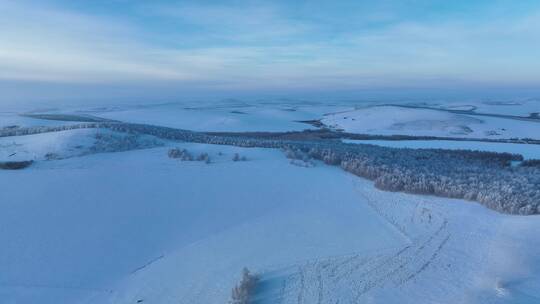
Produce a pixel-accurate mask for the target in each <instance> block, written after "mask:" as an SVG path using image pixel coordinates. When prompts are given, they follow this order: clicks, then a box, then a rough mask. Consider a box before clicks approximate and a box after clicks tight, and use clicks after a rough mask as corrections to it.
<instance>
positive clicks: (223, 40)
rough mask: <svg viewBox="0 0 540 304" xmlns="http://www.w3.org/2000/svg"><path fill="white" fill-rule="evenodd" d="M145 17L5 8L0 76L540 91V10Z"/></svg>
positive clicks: (262, 9)
mask: <svg viewBox="0 0 540 304" xmlns="http://www.w3.org/2000/svg"><path fill="white" fill-rule="evenodd" d="M135 11H136V14H137V16H136V17H137V18H125V16H122V15H115V16H97V15H95V14H90V13H87V12H84V11H73V10H68V9H65V8H62V7H58V6H51V5H43V4H36V3H32V2H16V3H15V2H10V1H5V0H4V1H3V0H0V14H1V16H0V79H4V80H10V81H13V80H19V81H43V82H56V83H67V84H69V83H89V84H99V83H107V84H110V83H118V84H133V85H138V86H140V85H141V84H142V85H144V84H148V83H160V82H163V83H170V84H182V85H193V86H197V87H201V88H205V89H223V88H227V89H236V90H242V89H276V90H279V89H291V88H303V89H310V88H317V89H320V88H332V89H339V88H346V89H350V88H370V87H396V86H401V87H414V86H417V87H422V86H424V87H430V86H444V85H447V86H448V85H454V84H460V85H463V84H473V85H474V84H490V85H529V86H530V85H539V84H540V62H539V61H538V60H537V59H536V57H537V54H538V52H540V41H539V39H538V37H540V24H539V23H540V22H539V21H538V20H540V18H539V16H540V13H539V12H540V11H537V12H535V11H531V12H529V13H527V14H522V15H515V16H510V17H509V18H508V19H504V20H500V19H499V20H497V19H493V20H487V21H486V20H485V18H483V19H482V20H476V19H474V18H473V19H470V18H468V19H457V20H452V19H448V20H444V21H440V22H437V21H433V20H410V18H408V19H407V20H397V19H396V17H395V16H394V15H395V12H392V13H391V14H388V15H383V16H382V17H380V18H378V17H376V16H380V15H381V12H380V11H377V12H375V13H374V14H372V15H373V16H375V17H373V16H371V17H372V18H374V19H373V20H377V22H379V21H381V20H384V21H385V23H384V24H382V25H379V26H377V27H371V26H370V27H360V28H358V27H357V26H354V27H351V30H340V31H337V30H335V28H332V29H329V28H325V24H323V23H317V22H316V19H309V18H298V16H297V15H298V14H296V15H295V14H293V13H291V11H290V10H289V11H288V10H287V8H286V7H283V5H282V6H278V5H269V4H265V5H261V4H260V3H251V4H247V5H236V6H223V5H208V4H206V5H202V4H183V5H171V4H168V5H159V4H153V5H148V4H146V5H145V6H138V9H137V10H135ZM362 16H370V15H369V14H367V15H366V14H365V13H363V14H362ZM131 17H133V16H131ZM134 19H137V20H149V23H156V22H157V23H159V24H160V26H157V27H156V26H154V27H150V26H148V27H147V26H145V23H144V22H142V21H141V22H137V21H134ZM347 20H348V21H346V22H345V23H344V24H342V27H344V26H346V25H347V22H350V14H349V19H347ZM390 20H391V22H389V21H390ZM335 22H338V21H335Z"/></svg>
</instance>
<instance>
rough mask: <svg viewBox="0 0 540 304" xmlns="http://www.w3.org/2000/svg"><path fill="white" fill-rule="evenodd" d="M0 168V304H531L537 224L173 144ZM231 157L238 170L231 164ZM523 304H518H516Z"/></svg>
mask: <svg viewBox="0 0 540 304" xmlns="http://www.w3.org/2000/svg"><path fill="white" fill-rule="evenodd" d="M174 146H178V147H181V148H186V149H188V150H189V151H191V152H192V153H193V154H195V155H196V154H198V153H201V152H206V153H209V154H210V156H211V159H212V163H211V164H204V163H203V162H181V161H178V160H173V159H169V158H168V157H167V155H166V154H167V149H168V147H162V148H154V149H147V150H137V151H129V152H121V153H102V154H93V155H87V156H85V157H75V158H69V159H64V160H58V161H42V162H38V163H36V164H35V165H34V166H32V167H30V168H29V169H26V170H22V171H1V172H0V185H3V186H2V199H1V200H0V209H1V210H2V212H1V213H0V228H1V229H0V242H1V243H2V244H9V245H8V246H4V248H3V250H2V251H0V265H1V267H2V269H3V271H2V272H1V273H0V295H1V296H2V300H3V301H4V302H5V303H36V302H39V303H100V304H101V303H115V304H122V303H136V302H137V301H141V300H142V301H143V302H140V303H144V302H146V303H164V304H165V303H195V304H196V303H227V301H228V299H229V297H230V290H231V288H232V287H233V286H234V285H235V284H236V283H237V282H238V280H239V276H240V270H241V269H242V268H243V267H248V268H249V269H251V270H252V271H254V272H255V273H257V274H259V275H260V276H261V281H260V283H259V285H258V289H257V293H256V295H255V297H256V299H257V303H318V302H319V303H335V302H336V301H339V303H366V302H369V303H398V302H399V303H435V302H436V303H456V302H460V303H507V302H509V303H511V302H516V301H518V302H519V303H535V302H534V301H536V300H537V299H538V297H540V294H539V292H538V289H537V288H536V286H538V284H539V283H540V277H539V274H540V269H539V265H540V263H539V262H540V261H539V257H540V238H539V236H538V234H537V231H538V229H540V221H539V217H538V216H529V217H520V216H509V215H501V214H497V213H495V212H493V211H490V210H487V209H486V208H484V207H482V206H480V205H479V204H476V203H471V202H464V201H460V200H449V199H440V198H433V197H422V196H414V195H407V194H401V193H390V192H381V191H378V190H376V189H374V188H373V186H372V183H371V182H368V181H365V180H362V179H360V178H358V177H355V176H352V175H350V174H348V173H346V172H344V171H341V170H340V169H339V168H336V167H329V166H325V165H323V164H318V165H317V166H316V167H313V168H302V167H298V166H293V165H290V164H289V163H288V161H287V160H286V159H285V158H284V157H283V156H282V155H281V152H279V151H276V150H270V149H245V148H237V147H227V146H212V145H201V144H185V143H184V144H180V143H179V144H175V145H174ZM234 153H239V154H240V155H244V156H246V157H247V158H248V161H243V162H233V161H231V158H232V156H233V155H234ZM527 301H528V302H527Z"/></svg>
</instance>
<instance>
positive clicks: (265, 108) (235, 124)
mask: <svg viewBox="0 0 540 304" xmlns="http://www.w3.org/2000/svg"><path fill="white" fill-rule="evenodd" d="M351 108H352V107H351V106H338V107H335V106H332V107H330V106H327V105H305V104H300V105H295V104H292V105H290V104H268V105H267V104H224V105H221V106H210V105H209V106H200V105H199V106H193V105H191V104H182V103H179V104H164V105H155V106H148V107H131V108H130V107H127V108H120V109H118V108H116V109H114V110H112V111H108V110H103V111H95V112H93V114H95V115H97V116H100V117H104V118H109V119H115V120H120V121H125V122H136V123H147V124H155V125H161V126H167V127H174V128H180V129H189V130H195V131H234V132H239V131H291V130H304V129H312V128H313V126H310V125H308V124H305V123H301V122H299V121H303V120H312V119H318V118H319V117H321V116H322V115H323V114H325V113H327V112H331V111H334V110H336V109H339V110H345V109H351Z"/></svg>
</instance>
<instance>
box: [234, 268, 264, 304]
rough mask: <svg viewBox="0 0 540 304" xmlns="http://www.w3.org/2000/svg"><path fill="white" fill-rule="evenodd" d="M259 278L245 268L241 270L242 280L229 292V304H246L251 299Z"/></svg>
mask: <svg viewBox="0 0 540 304" xmlns="http://www.w3.org/2000/svg"><path fill="white" fill-rule="evenodd" d="M258 280H259V278H258V277H257V276H256V275H254V274H251V273H250V272H249V270H248V269H247V268H244V269H243V270H242V279H241V280H240V283H238V285H236V286H235V287H234V288H233V289H232V292H231V301H230V302H229V303H230V304H248V303H249V302H250V299H251V298H252V296H253V294H254V291H255V287H256V285H257V281H258Z"/></svg>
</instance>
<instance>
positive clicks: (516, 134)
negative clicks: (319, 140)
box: [321, 106, 540, 139]
mask: <svg viewBox="0 0 540 304" xmlns="http://www.w3.org/2000/svg"><path fill="white" fill-rule="evenodd" d="M539 109H540V106H539ZM321 122H322V123H323V124H324V125H326V126H328V127H330V128H333V129H339V130H343V131H346V132H351V133H361V134H374V135H375V134H376V135H379V134H380V135H412V136H443V137H464V138H494V139H497V138H504V139H508V138H533V139H539V138H540V135H539V134H540V120H538V121H525V120H516V119H509V118H500V117H486V116H474V115H465V114H455V113H449V112H445V111H439V110H432V109H424V108H403V107H397V106H376V107H366V108H360V109H356V110H352V111H342V112H337V113H333V114H329V115H326V116H325V117H324V118H323V119H322V120H321Z"/></svg>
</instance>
